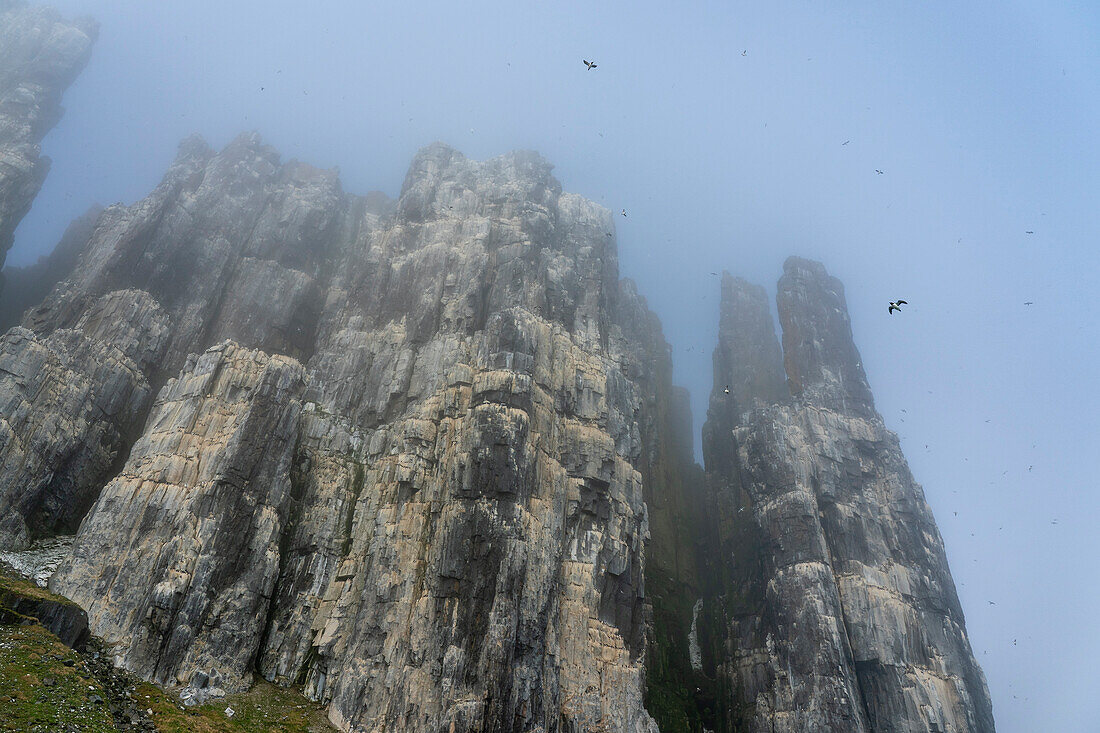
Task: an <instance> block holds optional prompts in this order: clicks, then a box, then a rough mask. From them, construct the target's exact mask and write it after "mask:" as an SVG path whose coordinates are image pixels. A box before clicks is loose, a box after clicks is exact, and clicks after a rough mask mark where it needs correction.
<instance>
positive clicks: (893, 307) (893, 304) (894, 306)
mask: <svg viewBox="0 0 1100 733" xmlns="http://www.w3.org/2000/svg"><path fill="white" fill-rule="evenodd" d="M741 55H742V56H746V55H748V49H745V50H743V51H742V52H741ZM581 61H582V62H583V63H584V65H585V68H586V69H587V70H588V71H592V69H595V68H597V67H598V64H597V63H596V62H595V61H589V60H588V59H581ZM850 142H852V141H851V140H845V141H844V142H842V143H841V146H844V145H847V144H848V143H850ZM875 173H877V174H878V175H880V176H882V175H885V174H886V171H883V170H880V169H879V168H875ZM619 213H620V214H622V215H623V216H624V217H625V216H626V209H622V210H620V211H619ZM1024 233H1025V234H1034V233H1035V232H1034V231H1033V230H1031V229H1028V230H1027V231H1025V232H1024ZM607 236H609V237H610V236H611V235H610V234H608V235H607ZM959 241H962V240H959ZM710 274H711V275H714V276H717V275H718V273H717V272H712V273H710ZM903 305H908V303H906V302H905V301H904V300H892V301H890V306H889V307H888V308H887V313H889V314H890V315H894V311H897V312H898V313H901V306H903ZM1024 305H1034V303H1033V302H1032V301H1030V300H1028V301H1025V302H1024ZM688 351H691V349H688ZM726 393H727V394H729V390H728V389H727V390H726Z"/></svg>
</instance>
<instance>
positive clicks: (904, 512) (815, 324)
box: [704, 258, 994, 732]
mask: <svg viewBox="0 0 1100 733" xmlns="http://www.w3.org/2000/svg"><path fill="white" fill-rule="evenodd" d="M723 295H724V300H726V301H727V303H726V304H724V305H723V312H722V313H723V318H722V322H721V324H720V331H719V333H720V336H719V341H720V346H719V349H718V351H717V352H716V357H715V363H716V366H719V365H721V364H724V362H723V361H722V359H721V358H720V356H719V355H720V354H723V353H734V352H736V351H737V350H738V349H743V348H746V347H747V345H749V344H753V343H755V344H756V348H757V349H758V351H759V353H761V354H772V355H773V356H770V357H768V358H766V359H760V360H757V361H755V362H746V361H745V360H739V361H738V363H739V364H741V367H735V368H732V369H730V370H729V371H726V372H725V373H722V372H719V371H717V370H716V373H715V390H714V392H713V393H712V396H711V407H710V411H709V413H708V426H707V429H706V432H705V437H704V441H705V442H704V452H705V455H706V460H707V470H708V480H709V482H710V487H711V491H712V496H711V501H712V503H713V505H714V506H716V507H718V508H719V511H717V512H716V514H717V515H718V516H720V517H721V518H722V519H720V521H718V522H716V523H715V524H714V525H712V527H713V534H712V535H711V536H712V542H713V547H712V551H713V552H716V553H719V554H722V555H724V556H725V557H729V558H732V560H731V562H730V564H729V566H728V567H718V568H715V572H717V574H718V581H717V582H716V585H715V588H714V595H713V597H709V598H707V606H708V607H709V610H708V614H709V615H710V616H711V617H712V618H714V619H715V620H716V622H717V623H716V624H715V625H716V626H717V627H718V628H719V629H720V631H719V633H718V636H717V638H716V639H714V640H713V643H714V644H717V645H719V646H724V647H725V649H726V650H728V651H727V653H726V654H725V655H719V656H718V657H717V658H716V664H715V668H714V670H713V673H714V674H716V675H717V676H719V677H720V678H722V679H723V680H724V681H725V690H726V696H727V698H728V701H729V702H728V711H729V712H728V717H727V721H726V725H727V728H728V729H736V730H759V731H765V730H766V731H792V732H793V731H800V730H837V731H839V730H844V731H882V730H890V731H914V732H916V731H921V732H923V731H982V732H985V731H993V730H994V723H993V716H992V710H991V705H990V701H989V693H988V690H987V688H986V685H985V679H984V676H983V675H982V673H981V670H980V669H979V667H978V665H977V663H976V661H975V660H974V657H973V654H972V652H971V649H970V644H969V641H968V640H967V637H966V632H965V628H964V620H963V615H962V610H961V608H960V607H959V602H958V598H957V596H956V593H955V588H954V584H953V582H952V580H951V576H950V573H949V571H948V567H947V559H946V556H945V553H944V549H943V542H942V540H941V539H940V535H939V532H938V531H937V529H936V525H935V522H934V520H933V518H932V513H931V510H930V509H929V507H928V505H927V503H926V502H925V500H924V495H923V492H922V491H921V489H920V487H919V486H918V485H917V484H916V483H915V482H914V480H913V478H912V476H911V475H910V473H909V469H908V466H907V465H906V463H905V459H904V457H903V456H902V453H901V449H900V447H899V445H898V441H897V437H896V436H895V435H894V434H893V433H891V432H890V431H888V430H886V428H885V427H884V425H883V423H882V419H881V417H879V415H878V414H877V413H876V412H875V410H874V405H873V403H872V401H871V394H870V389H869V387H868V386H867V381H866V377H865V376H864V373H863V368H862V365H861V363H860V360H859V354H858V352H857V351H856V349H855V346H854V343H853V342H852V338H851V329H850V326H849V323H848V315H847V309H846V307H845V303H844V295H843V289H842V287H841V286H840V284H839V282H838V281H836V280H835V279H834V278H832V277H829V276H828V275H827V273H826V272H825V270H824V268H823V267H822V266H821V265H820V264H819V263H814V262H809V261H806V260H801V259H798V258H791V259H789V260H788V261H787V263H786V265H785V267H784V275H783V278H782V279H781V280H780V284H779V295H778V297H777V301H778V304H779V315H780V322H781V323H782V325H783V329H784V336H783V343H784V364H785V366H786V375H787V380H788V384H789V385H790V391H791V394H790V395H779V396H777V395H776V394H775V390H774V385H775V384H777V382H778V380H779V379H781V377H782V374H781V372H779V371H778V370H779V365H778V361H777V358H776V357H777V356H778V350H777V349H776V348H775V336H774V332H773V331H772V327H771V316H770V313H769V312H768V309H767V305H766V301H765V300H764V294H763V291H762V290H760V289H758V288H754V287H752V286H749V285H747V284H745V283H742V282H735V281H733V280H732V279H727V280H725V281H724V282H723ZM734 307H736V309H737V311H739V314H736V313H734V312H733V308H734ZM746 365H747V366H746ZM746 368H748V369H749V371H750V372H752V373H750V374H746V373H745V372H744V369H746ZM726 383H728V384H729V385H730V394H729V395H727V394H725V392H724V385H725V384H726ZM759 385H767V387H766V389H765V390H764V391H763V393H761V390H760V387H759Z"/></svg>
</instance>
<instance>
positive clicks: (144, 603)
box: [50, 341, 305, 691]
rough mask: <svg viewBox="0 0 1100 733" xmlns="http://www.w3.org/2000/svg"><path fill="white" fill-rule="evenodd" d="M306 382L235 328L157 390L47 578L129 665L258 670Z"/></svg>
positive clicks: (152, 672)
mask: <svg viewBox="0 0 1100 733" xmlns="http://www.w3.org/2000/svg"><path fill="white" fill-rule="evenodd" d="M304 386H305V382H304V371H303V369H302V367H301V365H299V364H298V363H297V362H296V361H294V360H293V359H291V358H289V357H281V356H267V355H266V354H264V353H263V352H260V351H250V350H248V349H244V348H242V347H240V346H237V345H236V344H234V343H233V342H231V341H227V342H225V343H223V344H221V345H219V346H216V347H213V348H211V349H209V350H208V351H206V352H205V353H204V354H201V355H198V356H196V357H192V358H191V359H189V360H188V363H187V365H186V366H185V368H184V369H183V371H182V372H181V373H180V375H179V377H178V378H176V379H172V380H169V382H168V384H167V385H165V387H164V388H163V389H162V390H161V392H160V395H159V396H158V398H157V401H156V403H155V405H154V407H153V411H152V414H151V415H150V417H149V420H148V422H147V424H146V429H145V433H144V435H142V437H141V439H140V440H138V442H137V443H136V444H135V445H134V447H133V449H132V451H131V453H130V458H129V460H128V461H127V462H126V465H125V467H124V468H123V470H122V472H121V473H120V474H119V475H118V476H117V477H116V478H115V479H114V480H112V481H111V482H110V483H109V484H108V485H107V486H106V487H104V489H103V491H102V493H101V494H100V497H99V500H98V501H97V502H96V504H95V506H94V507H93V508H92V510H91V511H90V512H89V514H88V516H87V518H86V519H85V521H84V522H83V524H81V527H80V531H79V532H78V534H77V537H76V542H75V544H74V546H73V554H72V555H71V556H70V558H69V559H68V560H66V561H65V562H64V563H63V564H62V565H61V567H60V568H59V569H58V571H57V574H56V575H54V576H53V578H51V580H50V584H51V587H52V588H54V589H55V590H56V592H58V593H61V594H63V595H66V596H68V597H69V598H71V599H73V600H74V601H76V602H77V603H79V604H80V605H81V606H82V607H83V608H85V609H86V610H87V611H88V619H89V626H90V627H91V629H92V631H93V633H96V634H98V635H100V636H102V637H103V639H104V640H105V641H106V642H107V643H108V644H110V645H111V647H112V649H113V653H114V656H115V658H116V661H118V662H119V663H121V664H122V666H124V667H126V668H128V669H131V670H133V671H135V672H137V673H138V674H141V675H142V676H144V677H146V678H148V679H152V680H154V681H156V682H158V683H161V684H179V683H186V682H191V683H192V686H193V687H198V688H202V687H204V686H205V685H207V684H209V685H211V686H214V687H220V688H223V689H225V690H230V691H233V690H243V689H246V688H247V687H248V686H249V685H250V684H251V676H252V669H253V663H254V660H255V657H256V655H257V654H258V650H259V644H260V641H261V638H262V635H263V633H264V629H265V627H266V620H267V614H268V608H269V606H270V598H271V596H272V594H273V588H274V585H275V580H276V578H277V577H278V574H279V561H280V548H279V540H280V537H281V534H282V527H283V525H284V524H285V522H286V521H287V513H288V511H289V510H288V502H289V501H290V498H291V482H290V478H289V477H290V465H291V460H292V458H293V455H294V445H295V438H296V435H297V429H298V414H299V412H300V409H301V403H300V401H299V396H300V394H301V392H302V389H303V388H304ZM197 675H199V676H202V677H203V679H202V680H201V681H198V682H196V680H195V677H196V676H197ZM207 678H209V679H207Z"/></svg>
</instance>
